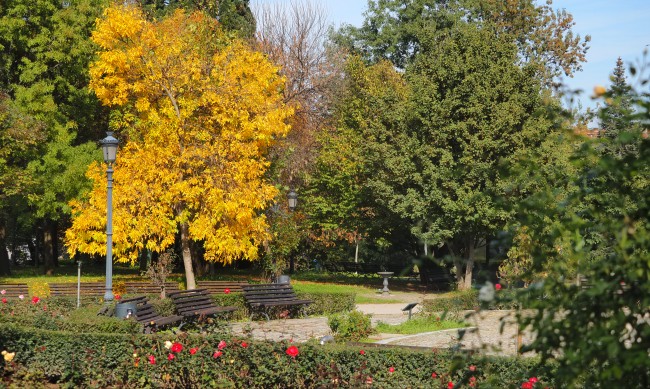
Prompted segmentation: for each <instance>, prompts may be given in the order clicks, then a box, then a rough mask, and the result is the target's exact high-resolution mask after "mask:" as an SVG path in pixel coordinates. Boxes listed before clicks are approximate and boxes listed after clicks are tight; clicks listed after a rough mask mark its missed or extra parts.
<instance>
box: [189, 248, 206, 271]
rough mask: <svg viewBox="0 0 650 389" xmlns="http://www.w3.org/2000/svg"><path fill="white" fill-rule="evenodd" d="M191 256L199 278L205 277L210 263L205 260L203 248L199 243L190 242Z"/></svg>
mask: <svg viewBox="0 0 650 389" xmlns="http://www.w3.org/2000/svg"><path fill="white" fill-rule="evenodd" d="M189 247H190V255H191V256H192V263H193V264H194V267H193V268H194V271H195V272H196V275H197V276H198V277H202V276H204V275H205V274H206V273H207V272H208V263H207V262H206V261H205V259H203V247H201V246H200V245H199V243H197V242H191V241H190V246H189Z"/></svg>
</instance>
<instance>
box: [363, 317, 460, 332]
mask: <svg viewBox="0 0 650 389" xmlns="http://www.w3.org/2000/svg"><path fill="white" fill-rule="evenodd" d="M463 327H467V324H466V323H463V322H460V321H452V320H440V318H439V317H435V316H426V317H424V316H416V317H414V318H413V319H411V320H407V321H405V322H404V323H401V324H398V325H390V324H386V323H383V322H378V323H377V328H376V329H377V331H378V332H383V333H386V334H402V335H412V334H420V333H423V332H433V331H440V330H448V329H452V328H463Z"/></svg>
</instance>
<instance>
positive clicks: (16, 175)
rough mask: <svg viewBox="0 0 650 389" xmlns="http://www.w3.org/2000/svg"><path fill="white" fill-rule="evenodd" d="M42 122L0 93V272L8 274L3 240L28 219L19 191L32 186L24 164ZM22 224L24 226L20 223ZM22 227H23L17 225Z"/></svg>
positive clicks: (32, 151)
mask: <svg viewBox="0 0 650 389" xmlns="http://www.w3.org/2000/svg"><path fill="white" fill-rule="evenodd" d="M43 130H44V126H43V123H41V122H39V121H37V120H35V119H34V118H33V117H30V116H28V115H25V114H24V113H23V112H21V111H20V109H19V108H18V107H17V106H16V104H15V103H14V102H13V101H11V99H10V98H9V96H7V95H6V94H0V274H2V275H6V274H9V273H10V268H9V257H8V255H7V241H8V240H9V239H10V238H11V236H10V228H9V226H12V227H13V230H14V233H15V232H16V230H18V229H19V228H18V226H19V225H20V222H25V221H26V220H24V219H29V217H28V216H26V215H25V214H24V213H22V214H21V212H25V209H26V208H27V207H28V206H27V201H26V200H27V199H26V198H25V197H24V196H23V193H25V192H27V188H29V187H30V186H31V185H32V177H31V176H30V175H29V174H28V172H27V164H28V163H29V161H30V160H31V159H33V158H34V157H35V154H36V153H37V152H38V149H39V148H38V145H39V143H40V142H42V141H43V140H44V137H45V133H44V131H43ZM23 226H24V225H23ZM20 229H23V228H20Z"/></svg>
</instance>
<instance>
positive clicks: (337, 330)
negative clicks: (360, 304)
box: [327, 310, 375, 341]
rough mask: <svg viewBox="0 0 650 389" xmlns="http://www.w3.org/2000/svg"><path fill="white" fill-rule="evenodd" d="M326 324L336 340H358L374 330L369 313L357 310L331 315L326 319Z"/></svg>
mask: <svg viewBox="0 0 650 389" xmlns="http://www.w3.org/2000/svg"><path fill="white" fill-rule="evenodd" d="M327 324H328V325H329V327H330V329H331V330H332V333H333V334H334V338H335V339H337V340H345V341H350V340H351V341H359V340H362V339H365V338H367V337H368V336H370V335H372V334H373V333H374V332H375V330H374V329H373V328H372V323H371V321H370V315H366V314H364V313H363V312H359V311H357V310H354V311H350V312H347V313H340V314H336V315H331V316H330V317H329V318H328V319H327Z"/></svg>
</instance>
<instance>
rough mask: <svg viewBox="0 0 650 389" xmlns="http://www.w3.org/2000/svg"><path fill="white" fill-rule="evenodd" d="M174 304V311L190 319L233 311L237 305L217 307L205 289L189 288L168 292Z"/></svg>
mask: <svg viewBox="0 0 650 389" xmlns="http://www.w3.org/2000/svg"><path fill="white" fill-rule="evenodd" d="M169 298H171V299H172V301H173V302H174V305H175V306H176V311H177V312H178V313H179V314H180V315H182V316H184V317H186V318H191V319H196V318H198V317H200V316H204V315H216V314H218V313H224V312H233V311H235V310H237V307H232V306H229V307H219V306H216V305H215V304H214V302H213V301H212V298H211V297H210V295H209V292H208V291H207V290H206V289H190V290H181V291H178V292H172V293H170V294H169Z"/></svg>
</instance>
